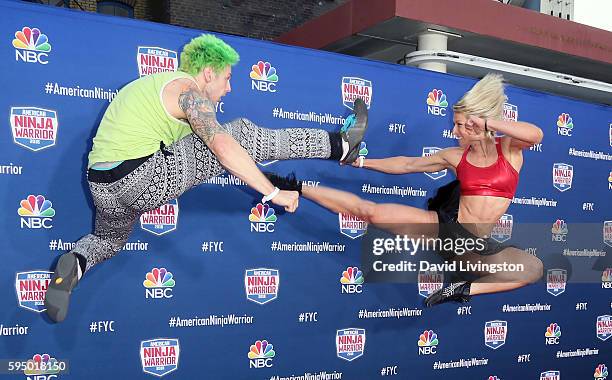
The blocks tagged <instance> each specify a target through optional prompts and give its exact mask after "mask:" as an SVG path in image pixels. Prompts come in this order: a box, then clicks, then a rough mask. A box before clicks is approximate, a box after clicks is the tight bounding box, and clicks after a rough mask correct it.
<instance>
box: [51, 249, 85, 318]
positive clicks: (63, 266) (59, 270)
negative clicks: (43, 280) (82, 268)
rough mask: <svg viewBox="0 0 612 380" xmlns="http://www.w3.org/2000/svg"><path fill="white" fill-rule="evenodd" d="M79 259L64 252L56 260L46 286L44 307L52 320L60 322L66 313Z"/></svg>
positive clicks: (74, 283)
mask: <svg viewBox="0 0 612 380" xmlns="http://www.w3.org/2000/svg"><path fill="white" fill-rule="evenodd" d="M78 265H79V260H78V259H77V257H76V256H75V254H74V253H71V252H69V253H66V254H64V255H62V256H61V257H60V258H59V260H58V261H57V265H56V266H55V272H53V276H52V277H51V282H50V283H49V287H48V288H47V295H46V297H45V308H46V309H47V315H48V316H49V318H51V319H52V320H53V321H54V322H62V321H63V320H64V319H65V318H66V314H67V313H68V305H69V304H70V293H72V289H73V288H74V287H75V286H76V284H77V282H78V281H79V280H78Z"/></svg>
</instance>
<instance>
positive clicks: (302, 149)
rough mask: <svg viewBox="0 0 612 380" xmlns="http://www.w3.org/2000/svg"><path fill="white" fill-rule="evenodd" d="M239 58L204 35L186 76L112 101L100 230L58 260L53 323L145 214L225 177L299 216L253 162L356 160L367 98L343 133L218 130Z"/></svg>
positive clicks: (138, 84)
mask: <svg viewBox="0 0 612 380" xmlns="http://www.w3.org/2000/svg"><path fill="white" fill-rule="evenodd" d="M238 59H239V57H238V53H237V52H236V51H235V50H234V49H233V48H232V47H230V46H229V45H227V44H226V43H225V42H223V41H222V40H220V39H219V38H217V37H215V36H213V35H201V36H199V37H197V38H194V39H193V40H191V42H190V43H188V44H187V45H185V47H184V48H183V51H182V53H181V66H180V71H178V72H165V73H158V74H153V75H150V76H147V77H143V78H140V79H137V80H135V81H133V82H131V83H129V84H128V85H126V86H125V87H124V88H123V89H121V91H119V93H118V94H117V96H116V97H115V99H113V101H112V102H111V104H110V105H109V107H108V109H107V110H106V112H105V113H104V116H103V118H102V121H101V122H100V125H99V127H98V131H97V133H96V136H95V137H94V139H93V149H92V151H91V152H90V153H89V164H88V172H87V180H88V183H89V189H90V191H91V194H92V197H93V201H94V205H95V207H96V220H95V229H94V232H93V234H88V235H86V236H84V237H83V238H81V239H80V240H79V241H78V242H77V243H76V245H75V247H74V249H73V250H72V251H70V252H68V253H66V254H64V255H62V256H61V257H60V259H59V260H58V262H57V265H56V267H55V272H54V273H53V276H52V278H51V282H50V284H49V287H48V289H47V293H46V299H45V307H46V309H47V315H49V317H50V318H51V319H52V320H54V321H55V322H61V321H63V320H64V318H65V317H66V314H67V312H68V305H69V301H70V294H71V292H72V289H73V288H74V287H75V286H76V284H77V283H78V281H79V280H80V278H81V276H82V275H83V274H84V273H85V272H86V271H87V270H89V269H91V268H92V267H93V266H94V265H96V264H98V263H100V262H102V261H104V260H106V259H109V258H111V257H113V256H115V255H116V254H117V253H118V252H119V251H120V250H121V249H122V247H123V246H124V244H125V243H126V241H127V239H128V237H129V235H130V233H131V232H132V230H133V227H134V224H135V223H136V222H137V221H138V219H139V217H140V215H141V214H143V213H145V212H147V211H151V210H154V209H156V208H158V207H160V206H162V205H164V204H166V203H167V202H168V201H169V200H171V199H174V198H176V197H178V196H179V195H181V194H183V193H184V192H185V191H187V190H189V189H190V188H191V187H193V186H196V185H199V184H201V183H202V182H203V181H204V180H206V179H209V178H211V177H214V176H217V175H219V174H221V173H223V172H224V171H225V170H227V171H229V172H230V173H232V174H233V175H235V176H236V177H238V178H240V179H241V180H242V181H244V182H245V183H246V184H247V185H249V186H250V187H252V188H253V189H255V190H256V191H258V192H260V193H261V194H263V195H264V196H263V198H262V202H268V201H271V202H272V203H274V204H276V205H278V206H282V207H284V208H285V210H287V211H288V212H294V211H295V209H296V208H297V207H298V199H299V196H298V193H297V192H294V191H282V190H279V189H278V188H276V187H275V186H273V185H272V183H270V181H269V180H268V179H267V178H266V177H265V176H264V174H263V173H262V172H261V171H260V170H259V169H258V168H257V165H256V163H255V161H264V160H284V159H298V158H322V159H332V160H338V161H341V162H343V163H352V162H353V161H355V159H356V158H357V156H358V151H359V144H360V143H361V140H362V139H363V135H364V133H365V130H366V128H367V110H366V107H365V104H364V103H363V101H361V100H356V101H355V114H354V115H351V116H349V118H348V119H347V121H348V123H347V124H346V125H345V127H343V128H342V132H340V133H329V132H326V131H324V130H322V129H310V128H291V129H277V130H274V129H265V128H260V127H258V126H256V125H255V124H254V123H253V122H251V121H250V120H248V119H244V118H241V119H237V120H233V121H231V122H229V123H227V124H224V125H220V124H219V123H218V122H217V118H216V116H215V108H216V103H217V102H218V101H219V99H221V97H222V96H224V95H225V94H227V93H228V92H230V91H231V86H230V78H231V67H232V66H233V65H235V64H236V63H237V62H238Z"/></svg>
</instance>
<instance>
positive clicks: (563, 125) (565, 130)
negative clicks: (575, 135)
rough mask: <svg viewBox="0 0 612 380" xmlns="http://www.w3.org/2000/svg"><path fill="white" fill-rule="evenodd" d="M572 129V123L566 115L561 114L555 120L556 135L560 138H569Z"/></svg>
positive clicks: (570, 118)
mask: <svg viewBox="0 0 612 380" xmlns="http://www.w3.org/2000/svg"><path fill="white" fill-rule="evenodd" d="M573 129H574V121H573V120H572V117H571V116H570V115H569V114H568V113H565V112H564V113H562V114H561V115H559V117H558V118H557V134H559V135H561V136H571V135H572V130H573Z"/></svg>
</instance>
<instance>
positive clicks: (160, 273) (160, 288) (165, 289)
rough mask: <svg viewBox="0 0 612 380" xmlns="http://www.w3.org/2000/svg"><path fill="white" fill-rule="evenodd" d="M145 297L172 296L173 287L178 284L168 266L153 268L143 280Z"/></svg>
mask: <svg viewBox="0 0 612 380" xmlns="http://www.w3.org/2000/svg"><path fill="white" fill-rule="evenodd" d="M142 285H143V286H144V287H145V298H172V297H173V296H174V295H173V294H172V288H174V285H176V282H175V281H174V276H173V275H172V272H169V271H168V270H167V269H166V268H153V269H152V270H151V271H150V272H148V273H147V274H146V275H145V280H144V281H143V282H142Z"/></svg>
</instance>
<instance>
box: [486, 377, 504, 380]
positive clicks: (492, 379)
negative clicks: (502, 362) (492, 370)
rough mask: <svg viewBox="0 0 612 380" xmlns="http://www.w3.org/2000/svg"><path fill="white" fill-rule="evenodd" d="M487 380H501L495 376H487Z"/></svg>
mask: <svg viewBox="0 0 612 380" xmlns="http://www.w3.org/2000/svg"><path fill="white" fill-rule="evenodd" d="M488 380H501V379H500V378H499V377H497V376H489V379H488Z"/></svg>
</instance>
